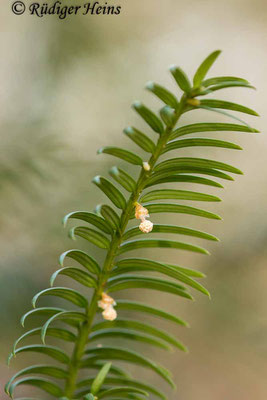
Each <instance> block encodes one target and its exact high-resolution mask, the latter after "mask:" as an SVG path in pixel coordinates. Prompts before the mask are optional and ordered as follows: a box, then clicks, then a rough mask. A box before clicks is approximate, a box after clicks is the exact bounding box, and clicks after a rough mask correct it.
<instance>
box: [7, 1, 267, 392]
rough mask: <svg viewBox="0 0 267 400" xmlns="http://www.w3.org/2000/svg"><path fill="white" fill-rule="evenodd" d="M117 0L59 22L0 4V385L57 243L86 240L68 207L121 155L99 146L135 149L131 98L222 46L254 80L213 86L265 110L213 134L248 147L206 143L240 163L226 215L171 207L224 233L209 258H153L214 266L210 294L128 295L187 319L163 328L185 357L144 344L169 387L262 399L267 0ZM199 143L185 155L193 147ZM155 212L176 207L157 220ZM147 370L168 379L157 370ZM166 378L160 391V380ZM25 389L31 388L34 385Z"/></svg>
mask: <svg viewBox="0 0 267 400" xmlns="http://www.w3.org/2000/svg"><path fill="white" fill-rule="evenodd" d="M27 2H28V3H29V1H28V0H27V1H26V3H27ZM65 3H66V4H70V0H68V1H65ZM72 3H73V4H80V3H82V2H81V1H78V0H73V2H72ZM51 4H52V2H51ZM118 4H121V5H122V13H121V15H120V16H90V17H89V16H87V17H78V16H76V17H73V16H71V17H69V18H68V19H66V20H63V21H61V20H58V18H57V17H56V16H48V17H43V18H37V17H32V16H27V15H23V16H20V17H19V16H15V15H13V14H12V13H11V11H10V5H11V1H10V0H8V1H5V2H4V4H2V5H1V7H0V9H1V10H0V21H1V24H0V26H1V28H0V29H1V35H0V41H1V49H2V50H1V58H0V69H1V89H0V90H1V96H0V110H1V111H0V115H1V117H0V124H1V146H0V157H1V158H0V204H1V213H0V249H1V261H0V263H1V270H0V299H1V300H0V304H1V318H0V335H1V337H0V344H1V346H0V384H1V396H0V397H1V398H4V399H6V398H7V397H6V396H5V394H4V393H3V385H4V383H5V382H6V380H7V379H8V378H9V377H10V376H11V374H12V372H14V371H16V370H17V369H18V368H19V367H21V366H24V365H26V364H27V363H26V361H27V357H25V356H21V357H19V356H18V358H17V359H16V360H15V362H13V363H12V365H11V367H10V368H9V369H8V368H7V366H6V357H7V355H8V352H9V349H10V348H11V345H12V343H13V341H14V340H15V338H16V337H17V336H18V335H20V334H21V333H22V328H21V327H20V325H19V318H20V316H21V315H22V314H23V313H24V312H26V311H27V310H29V309H30V308H31V305H30V300H31V298H32V296H33V295H34V294H35V293H36V292H37V291H38V290H40V289H43V288H46V287H47V286H48V280H49V276H50V274H51V273H52V272H53V271H54V270H55V269H56V267H57V260H58V256H59V254H60V253H61V252H63V251H64V250H66V249H68V248H71V247H76V246H80V245H81V247H83V248H84V246H85V244H84V243H82V240H81V241H79V242H78V243H76V244H75V245H74V246H73V243H72V242H71V241H70V239H68V237H67V230H63V227H62V225H61V218H62V217H63V216H64V214H66V213H67V212H70V211H73V210H82V209H84V210H92V209H93V208H94V206H95V205H96V204H97V203H99V202H101V201H104V198H103V197H102V194H101V193H100V192H98V191H97V190H95V188H94V187H93V185H92V184H91V183H90V181H91V179H92V178H93V177H94V175H95V174H96V173H100V174H106V175H107V170H108V168H109V167H111V166H112V165H114V163H115V162H116V160H115V159H112V158H111V157H108V156H107V157H105V156H96V151H97V149H98V148H99V147H101V146H102V145H113V144H117V143H120V144H121V145H125V146H128V148H129V149H132V150H133V151H136V150H137V148H136V147H134V145H133V144H132V143H128V139H127V138H126V137H124V136H123V134H122V129H123V128H124V127H125V126H126V125H128V124H133V123H134V124H138V126H139V127H142V123H141V122H140V121H139V120H138V118H137V117H136V116H135V115H134V113H133V112H132V111H131V109H130V105H131V103H132V101H133V100H136V99H141V100H143V101H145V102H146V103H147V104H150V105H152V106H157V107H159V103H158V102H157V101H156V100H155V99H152V98H151V97H152V96H150V95H149V94H147V93H145V91H143V90H142V88H143V87H144V84H145V82H146V81H147V80H155V81H157V82H159V83H161V84H165V85H167V86H168V87H169V88H170V89H173V90H176V88H175V85H174V83H173V82H172V79H171V76H170V74H169V73H168V71H167V67H168V66H169V65H170V64H172V63H175V64H178V65H180V66H182V67H183V68H184V69H185V70H186V71H187V72H188V73H189V74H190V75H191V76H192V74H193V72H194V70H195V69H196V68H197V66H198V65H199V63H200V62H201V61H202V59H203V58H204V57H205V56H206V55H207V54H208V53H209V52H211V51H213V50H215V49H217V48H219V49H222V50H223V54H222V55H221V56H220V58H219V60H218V61H217V63H216V65H215V66H214V67H213V69H212V71H211V75H214V76H216V75H219V74H221V75H239V76H242V77H244V78H246V79H248V80H249V81H250V82H252V83H253V84H254V85H255V86H256V87H257V89H258V90H257V91H248V90H246V89H241V88H240V89H226V90H225V91H221V92H217V93H216V96H215V95H214V97H215V98H216V97H218V96H220V97H221V98H224V99H229V100H230V101H236V102H241V103H243V104H245V105H247V106H249V107H252V108H254V109H256V110H257V111H258V112H259V113H260V114H261V118H260V119H256V118H250V117H247V118H246V120H247V121H248V122H250V123H251V124H253V126H254V127H256V128H258V129H260V130H261V131H262V134H260V135H246V134H239V133H233V134H225V133H221V134H218V135H219V136H218V137H220V138H222V139H226V140H227V139H228V138H231V140H232V141H234V142H236V143H238V144H239V145H241V146H242V147H243V148H244V151H243V152H240V151H230V150H218V151H217V150H216V151H215V150H212V149H209V150H204V149H203V151H202V153H201V156H203V157H205V156H210V157H211V158H215V157H216V158H218V159H219V160H221V161H226V162H227V161H230V162H232V163H233V164H234V165H235V166H237V167H239V168H241V169H242V170H243V171H244V173H245V175H244V176H238V177H237V178H236V182H234V183H231V182H230V183H228V182H227V183H226V184H225V190H219V193H218V190H212V189H211V190H210V193H214V194H217V195H219V196H220V197H221V198H222V199H223V202H222V203H218V204H215V205H213V204H210V205H209V204H207V206H206V208H207V209H209V210H214V211H216V212H218V213H219V214H220V215H221V216H222V217H223V221H222V222H218V221H215V222H213V221H211V222H210V221H209V220H204V221H201V220H200V219H197V218H189V217H186V218H185V217H181V216H179V215H177V216H176V217H175V218H176V221H177V223H178V222H179V223H181V224H187V225H189V226H192V227H195V228H201V229H204V230H207V231H209V232H211V233H214V234H215V235H217V236H219V237H220V239H221V242H220V243H215V244H213V243H208V244H206V245H207V246H208V249H209V250H210V251H211V254H212V255H211V256H209V257H205V256H201V255H195V256H192V255H188V254H185V253H182V252H177V253H176V252H175V251H173V252H172V251H168V254H164V251H161V252H159V253H158V256H157V258H156V259H158V260H163V259H165V258H166V256H168V257H169V259H170V260H171V261H173V262H176V263H178V264H181V265H184V266H189V267H196V268H198V269H200V270H201V271H203V272H204V273H206V274H207V279H206V280H205V285H206V287H207V288H208V289H209V290H210V291H211V294H212V301H209V300H208V299H207V298H205V297H204V296H200V295H198V294H196V296H195V297H196V300H197V301H196V302H194V303H191V302H189V303H187V302H183V301H180V300H177V299H175V298H173V297H171V296H168V295H166V296H155V295H154V294H153V293H152V292H150V293H149V294H147V293H144V292H141V291H139V292H134V291H132V292H131V296H132V297H133V298H137V297H138V298H140V299H141V298H147V299H148V301H149V302H150V303H152V304H155V305H158V306H160V307H165V308H166V309H168V310H170V311H173V312H175V313H177V314H178V315H179V316H181V317H184V318H185V319H186V320H187V321H188V322H189V323H190V325H191V328H190V329H186V328H181V329H179V328H176V327H175V326H174V327H173V326H170V325H167V326H168V329H169V330H172V332H173V333H174V334H176V335H178V336H179V338H181V340H183V342H185V343H186V344H187V345H188V347H189V348H190V353H189V354H187V355H185V354H183V353H179V352H175V353H174V354H167V355H166V354H165V353H162V352H161V351H155V350H151V349H147V348H141V351H143V352H144V353H145V354H147V355H149V356H153V357H154V358H156V359H158V360H160V361H161V363H163V364H165V365H166V366H168V367H170V368H171V369H172V370H173V371H174V375H175V377H174V378H175V381H176V382H177V386H178V390H177V392H175V393H174V392H169V398H170V399H173V400H174V399H181V400H193V399H196V398H197V399H199V400H204V399H205V400H213V399H216V400H225V399H235V400H251V399H255V400H265V399H266V398H267V379H266V377H267V338H266V336H267V317H266V305H267V302H266V291H267V268H266V267H267V265H266V259H267V250H266V244H267V218H266V215H267V204H266V197H267V159H266V152H267V138H266V135H264V131H265V125H266V123H267V114H266V92H267V80H266V70H267V65H266V64H267V63H266V61H267V56H266V50H267V49H266V43H267V25H266V18H267V3H266V1H264V0H253V1H252V0H225V1H223V2H220V1H216V0H188V1H186V2H185V1H181V0H164V1H163V0H161V1H160V0H146V1H140V0H135V1H130V0H120V2H119V3H118ZM216 120H217V121H218V120H221V121H225V118H224V117H220V116H219V117H218V116H216V114H214V115H210V114H206V113H205V112H195V113H189V114H188V116H186V117H184V118H183V121H181V122H183V123H186V122H190V123H192V122H194V121H216ZM152 136H153V134H152ZM198 151H199V150H198ZM198 151H197V152H196V151H195V150H187V152H186V154H187V155H189V154H190V155H196V154H198V155H199V152H198ZM129 171H130V172H132V173H133V174H135V173H136V169H132V170H131V169H129ZM188 187H189V186H188ZM188 187H187V188H188ZM199 189H200V190H201V189H202V188H201V187H200V188H199ZM204 189H205V188H204ZM202 206H203V204H202ZM204 206H205V205H204ZM204 206H203V207H204ZM158 218H160V219H161V221H162V220H163V219H165V220H166V221H171V218H173V217H169V216H165V217H164V216H162V217H158V216H157V217H155V218H154V220H157V219H158ZM172 221H173V220H172ZM198 243H199V244H202V243H200V242H198ZM92 251H93V248H92ZM165 253H166V252H165ZM148 254H149V252H143V255H148ZM62 282H64V281H63V280H62ZM50 304H52V303H50ZM27 326H29V325H27ZM152 353H154V354H152ZM156 353H157V354H156ZM28 361H30V358H28ZM138 373H139V375H140V372H137V374H138ZM145 374H146V375H145V378H147V379H150V380H152V381H153V380H154V381H155V383H159V384H161V382H156V381H157V379H156V378H155V377H154V376H153V374H150V373H147V372H146V373H145ZM142 375H143V372H142ZM161 388H162V389H165V384H164V382H163V383H162V384H161ZM166 390H167V391H168V388H166ZM18 393H19V391H18ZM20 393H25V394H27V395H29V390H24V391H23V390H20ZM42 398H46V397H45V396H43V395H42ZM48 398H49V397H48Z"/></svg>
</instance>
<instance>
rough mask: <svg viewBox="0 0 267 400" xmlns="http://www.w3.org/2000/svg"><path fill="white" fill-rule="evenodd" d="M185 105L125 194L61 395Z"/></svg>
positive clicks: (72, 384) (69, 387)
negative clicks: (136, 211) (133, 216)
mask: <svg viewBox="0 0 267 400" xmlns="http://www.w3.org/2000/svg"><path fill="white" fill-rule="evenodd" d="M185 105H186V97H185V96H182V98H181V101H180V104H179V107H178V109H177V110H176V115H175V118H174V121H173V123H172V125H171V126H169V127H167V128H166V129H165V131H164V133H163V134H162V135H161V136H160V137H159V139H158V141H157V145H156V148H155V151H154V153H153V154H152V155H151V157H150V159H149V161H148V163H149V165H150V171H145V170H144V169H143V168H142V170H141V172H140V175H139V178H138V180H137V184H136V188H135V191H134V192H133V193H132V194H131V196H130V197H129V199H128V201H127V204H126V207H125V209H124V210H123V212H122V214H121V218H120V227H119V228H118V230H117V231H116V232H115V233H114V235H113V237H112V240H111V244H110V248H109V250H108V252H107V255H106V258H105V261H104V265H103V269H102V273H101V275H100V276H99V280H98V287H97V289H95V291H94V294H93V296H92V299H91V302H90V305H89V306H88V308H87V310H86V314H87V321H85V322H84V323H83V324H82V325H81V326H80V327H79V331H78V336H77V341H76V344H75V347H74V349H73V354H72V357H71V361H70V364H69V370H68V378H67V380H66V385H65V391H64V395H65V396H66V397H67V398H68V399H72V397H73V395H74V392H75V390H76V384H77V378H78V373H79V369H80V362H81V360H82V357H83V355H84V352H85V347H86V344H87V342H88V337H89V335H90V331H91V327H92V323H93V321H94V318H95V315H96V313H97V309H98V305H97V302H98V300H99V299H100V298H101V295H102V292H103V291H104V288H105V285H106V283H107V281H108V279H109V275H110V272H111V271H112V269H113V267H114V261H115V258H116V255H117V251H118V249H119V246H120V245H121V242H122V236H123V234H124V232H125V230H126V228H127V225H128V222H129V220H130V217H131V214H132V210H133V209H134V207H135V203H136V202H137V201H138V199H139V197H140V194H141V192H142V190H143V189H144V188H145V186H146V183H147V180H148V179H149V177H150V175H151V174H152V172H153V168H154V166H155V164H156V162H157V161H158V158H159V157H160V155H161V152H162V150H163V148H164V147H165V145H166V144H167V142H168V140H169V137H170V135H171V134H172V132H173V129H174V127H175V125H176V123H177V122H178V120H179V118H180V116H181V115H182V113H183V111H184V107H185Z"/></svg>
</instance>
